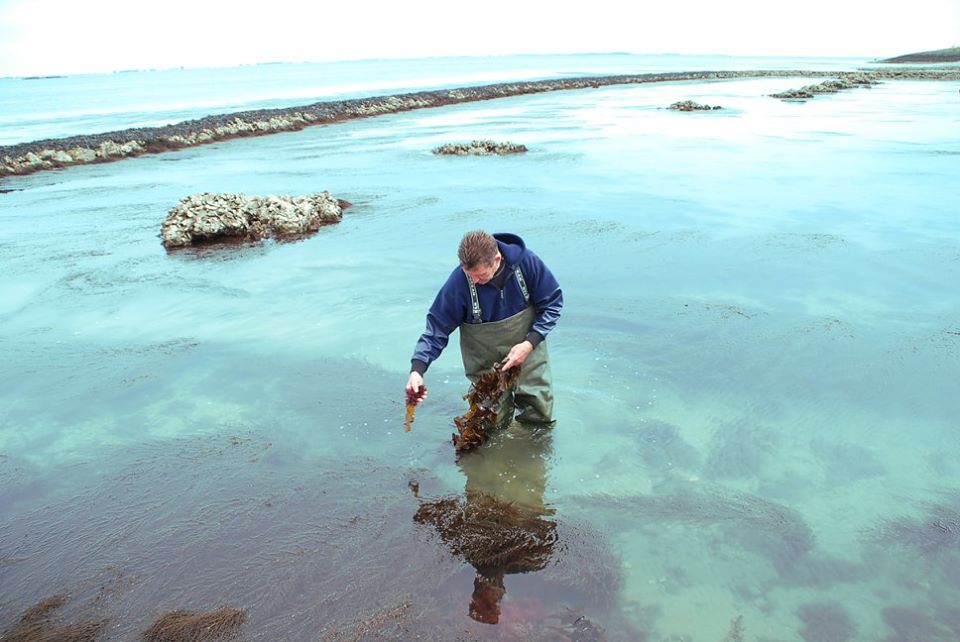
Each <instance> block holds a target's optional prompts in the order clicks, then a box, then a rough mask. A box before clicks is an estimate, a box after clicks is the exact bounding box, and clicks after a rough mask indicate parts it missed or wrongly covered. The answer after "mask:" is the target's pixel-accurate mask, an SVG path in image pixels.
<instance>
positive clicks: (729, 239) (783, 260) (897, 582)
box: [0, 79, 960, 642]
mask: <svg viewBox="0 0 960 642" xmlns="http://www.w3.org/2000/svg"><path fill="white" fill-rule="evenodd" d="M802 84H806V83H805V82H804V81H803V79H790V80H762V81H760V80H757V81H753V80H744V81H724V82H715V83H667V84H660V85H647V86H637V87H611V88H604V89H598V90H586V91H573V92H557V93H552V94H548V95H539V96H524V97H517V98H509V99H504V100H498V101H489V102H484V103H476V104H468V105H459V106H453V107H444V108H440V109H431V110H424V111H419V112H410V113H406V114H399V115H391V116H385V117H380V118H376V119H369V120H365V121H356V122H348V123H342V124H338V125H333V126H327V127H315V128H311V129H307V130H304V131H301V132H296V133H288V134H279V135H275V136H270V137H264V138H258V139H248V140H235V141H229V142H224V143H218V144H215V145H209V146H205V147H200V148H193V149H189V150H184V151H181V152H177V153H171V154H166V155H158V156H143V157H140V158H137V159H133V160H129V161H124V162H120V163H114V164H110V165H97V166H86V167H77V168H72V169H69V170H65V171H58V172H48V173H42V174H36V175H33V176H28V177H22V178H11V179H6V180H5V181H4V184H3V187H4V188H5V189H12V190H15V191H12V192H9V193H4V194H0V264H2V266H3V269H4V272H5V273H6V278H5V279H3V281H2V282H0V345H2V349H3V354H4V359H3V360H2V362H0V376H2V380H3V382H4V385H3V387H2V389H0V408H2V418H0V421H2V424H0V480H2V491H0V506H2V513H0V627H7V626H8V625H9V624H10V623H12V622H14V621H15V619H16V617H17V616H18V614H20V613H22V612H23V610H24V609H26V608H27V607H29V606H30V605H32V604H34V603H36V602H37V601H38V600H40V599H42V598H44V597H47V596H49V595H53V594H58V593H67V594H69V595H70V597H71V600H70V602H69V604H68V606H67V607H66V611H65V613H64V617H65V618H78V619H83V618H86V619H91V618H94V617H95V616H96V617H100V616H103V617H107V618H109V622H110V624H109V627H108V629H107V632H106V634H105V636H104V639H110V640H125V639H132V638H133V637H135V635H136V632H138V631H141V630H143V629H144V628H146V626H148V625H149V623H150V621H151V619H152V618H153V617H154V616H156V615H157V614H159V613H161V612H163V611H165V610H173V609H179V608H186V609H192V610H205V609H212V608H216V607H217V606H219V605H221V604H230V605H234V606H238V607H241V608H245V609H247V611H248V620H247V623H246V624H245V625H244V627H245V628H244V635H245V637H246V639H251V640H268V639H285V640H316V639H353V637H352V636H360V632H362V630H363V627H364V626H365V624H364V623H365V622H369V621H370V620H371V619H374V620H375V621H376V622H379V623H380V624H379V625H380V626H383V627H385V628H388V625H387V624H384V622H388V623H391V624H389V626H393V627H394V628H393V629H391V630H390V631H388V632H386V633H385V635H393V636H394V638H395V639H409V638H411V637H413V636H414V635H417V634H419V635H422V637H423V638H424V639H451V637H454V636H455V635H461V636H464V637H465V639H501V640H510V639H537V638H535V637H534V635H535V632H542V631H544V630H546V629H545V627H546V626H547V625H553V626H561V625H562V624H563V622H564V621H565V620H564V619H563V618H567V620H566V621H567V622H568V623H569V621H573V619H574V618H577V617H580V616H581V615H582V616H584V617H585V618H586V620H581V622H583V621H589V622H593V623H595V624H597V625H600V626H603V627H604V628H605V629H606V632H607V635H608V637H609V638H610V639H615V640H621V639H622V640H631V639H648V640H694V641H698V642H699V641H701V640H702V641H705V642H712V641H716V640H721V639H723V638H724V636H725V635H729V636H730V637H731V639H733V638H732V631H733V630H734V626H733V623H734V622H736V621H737V618H740V617H742V619H740V620H739V622H740V625H741V626H742V628H743V631H744V633H745V635H744V639H747V640H768V641H769V640H782V641H788V640H798V639H802V640H806V641H810V640H825V639H830V640H905V639H923V640H954V639H956V638H957V637H958V636H960V622H958V618H957V617H956V613H955V609H954V605H955V604H956V602H957V600H958V598H960V536H958V535H957V533H960V489H958V487H957V484H956V483H955V482H954V480H955V479H956V476H957V474H958V473H960V465H958V464H957V461H958V455H960V452H958V451H960V448H958V445H957V442H956V439H955V438H954V435H955V432H956V429H957V428H958V425H957V419H956V418H957V416H960V413H958V410H960V408H958V402H957V401H956V398H957V396H956V381H957V379H958V374H960V373H958V370H960V368H958V363H960V362H958V356H960V297H958V295H957V294H956V286H955V283H956V282H957V280H958V277H960V247H958V245H957V241H956V239H957V233H958V231H960V230H958V227H960V224H958V222H957V220H956V217H955V215H954V210H955V205H954V200H955V198H954V191H955V185H956V184H957V182H958V179H960V167H958V165H957V163H956V160H955V159H956V157H957V154H960V137H958V134H957V132H960V128H958V127H957V125H958V115H957V114H958V112H957V107H958V103H957V89H958V83H932V82H896V83H894V82H888V83H885V84H883V85H879V86H876V87H874V88H872V89H860V90H852V91H849V92H846V93H842V94H837V95H833V96H823V97H818V98H817V99H816V100H812V101H808V102H805V103H795V102H780V101H776V100H773V99H770V98H768V97H766V95H767V94H770V93H773V92H776V91H780V90H783V89H787V88H790V87H797V86H800V85H802ZM682 99H693V100H697V101H699V102H705V103H709V104H719V105H722V106H723V107H724V109H723V110H720V111H714V112H709V113H688V114H682V113H675V112H671V111H668V110H665V109H663V108H664V107H665V106H667V105H669V104H670V103H672V102H674V101H676V100H682ZM476 137H489V138H494V139H497V140H510V141H513V142H519V143H524V144H526V145H527V146H528V147H529V148H530V150H531V151H530V152H529V153H527V154H525V155H522V156H514V157H504V158H441V157H435V156H433V155H432V154H431V153H430V149H431V148H432V147H433V146H435V145H438V144H440V143H443V142H452V141H465V140H469V139H471V138H476ZM324 189H326V190H329V191H330V192H331V193H333V194H334V195H335V196H337V197H340V198H345V199H347V200H349V201H351V202H352V203H353V204H354V206H353V207H352V208H351V209H349V210H347V213H346V215H345V217H344V220H343V221H342V222H341V223H340V224H338V225H336V226H332V227H328V228H324V229H322V230H321V231H320V232H319V233H318V234H317V235H316V236H314V237H312V238H310V239H306V240H303V241H300V242H295V243H284V244H276V243H266V244H263V245H260V246H255V247H247V248H232V249H225V250H213V249H207V250H202V251H197V252H185V253H177V254H167V253H166V252H165V251H164V250H163V248H162V246H161V245H160V242H159V238H158V234H159V227H160V223H161V221H162V220H163V217H164V216H165V214H166V212H167V210H168V209H169V208H170V207H172V206H173V205H174V204H175V203H176V202H177V201H178V200H179V199H180V198H181V197H183V196H185V195H188V194H192V193H196V192H202V191H231V192H232V191H239V192H245V193H248V194H268V193H278V194H279V193H286V194H301V193H308V192H311V191H315V190H324ZM477 227H484V228H488V229H491V230H495V231H496V230H504V231H513V232H516V233H518V234H520V235H521V236H523V237H524V238H525V239H526V240H527V242H528V243H529V245H530V246H531V247H532V248H533V249H534V250H535V251H536V252H538V253H539V254H540V255H541V256H542V257H543V258H544V260H545V261H546V262H547V263H548V264H549V265H550V266H551V267H552V269H553V270H554V272H555V273H556V274H557V276H558V279H559V280H560V282H561V284H562V285H563V288H564V292H565V300H566V304H565V305H566V307H565V310H564V316H563V319H562V320H561V323H560V324H559V326H558V327H557V330H556V331H555V334H553V335H551V337H550V344H551V352H552V354H553V371H554V378H555V387H556V396H557V400H556V412H557V416H558V425H557V427H556V428H555V429H554V431H553V434H552V436H550V437H549V438H547V440H546V442H544V441H543V440H532V441H531V440H530V439H528V436H526V437H525V436H524V435H523V433H519V435H507V436H504V437H503V438H501V439H500V440H498V441H497V442H495V443H493V444H492V445H491V446H490V447H489V448H488V449H486V450H485V451H483V452H481V453H480V454H479V455H477V456H473V458H472V459H470V460H468V461H466V462H460V463H459V464H458V463H456V462H455V461H454V457H453V448H452V445H451V444H450V443H449V433H450V431H451V425H450V424H451V419H452V417H453V416H454V415H456V414H460V413H461V412H462V411H463V410H464V408H463V402H462V400H461V398H460V396H461V395H462V394H463V392H464V388H465V384H464V380H463V377H462V373H461V370H460V367H459V365H458V364H459V355H458V354H457V349H456V345H455V344H456V341H453V342H452V344H453V345H451V347H450V349H448V351H447V352H446V353H445V355H444V356H443V357H442V359H441V360H440V361H439V362H438V363H436V364H434V366H433V367H432V368H431V370H430V372H429V373H428V377H427V384H428V386H430V398H429V399H428V401H427V403H426V404H425V405H424V406H423V407H422V408H421V409H420V411H419V412H418V416H417V420H416V422H415V424H414V427H413V431H412V432H411V433H404V432H403V430H402V428H401V426H402V422H403V407H402V402H403V391H402V387H403V384H404V382H405V379H406V371H407V368H408V359H409V357H410V352H411V351H412V348H413V344H414V342H415V341H416V338H417V335H418V334H419V332H420V331H421V329H422V326H423V314H424V312H425V310H426V307H427V306H428V305H429V303H430V301H431V300H432V297H433V295H434V294H435V291H436V288H437V287H438V286H439V284H440V283H441V282H442V280H443V279H444V278H445V276H446V274H447V273H448V272H449V270H450V269H451V267H452V261H454V260H455V259H454V256H455V246H456V243H457V241H458V240H459V238H460V236H461V235H462V234H463V232H464V231H466V230H469V229H473V228H477ZM410 481H416V482H417V483H418V484H419V489H420V493H419V494H420V496H419V497H415V496H414V495H413V493H412V492H411V490H410V488H409V487H408V483H409V482H410ZM468 485H469V486H471V487H476V486H477V485H479V486H481V487H483V488H485V489H486V490H487V491H488V492H490V493H494V494H496V495H498V496H500V497H504V498H507V499H510V500H512V501H516V502H519V503H521V504H524V503H531V502H532V503H541V504H542V505H543V506H544V507H546V508H548V509H550V510H551V511H552V514H551V515H550V516H549V517H548V518H547V519H549V520H551V521H552V522H553V523H555V524H556V531H557V544H556V546H555V547H554V548H553V550H552V553H551V555H552V556H551V561H550V563H549V564H548V565H547V566H546V567H545V568H544V569H543V570H540V571H536V572H531V573H525V574H509V575H507V576H506V578H505V581H504V583H505V587H506V595H505V597H504V598H503V603H502V609H503V619H502V620H501V623H500V624H498V625H488V624H481V623H478V622H475V621H473V620H471V619H470V618H468V617H467V610H468V604H469V602H470V599H471V592H472V590H473V580H474V570H473V568H472V567H471V566H470V564H468V563H467V562H466V561H465V560H464V559H463V558H462V557H460V556H458V555H456V554H454V552H453V551H452V550H451V547H450V544H449V542H446V541H444V539H443V537H442V536H441V535H440V534H439V533H437V532H436V531H435V530H434V529H431V528H430V527H428V526H425V525H424V524H420V523H416V522H414V519H413V517H414V514H415V513H416V512H417V510H418V507H420V506H421V505H423V504H424V503H425V502H431V501H434V500H437V499H441V498H444V497H461V498H462V497H463V496H464V489H465V487H466V486H468ZM541 489H542V490H541ZM531 496H533V497H534V499H533V500H532V499H531ZM565 609H570V610H569V611H568V610H565ZM571 613H572V614H573V615H571ZM378 616H379V619H376V618H377V617H378ZM644 635H645V636H646V638H644V637H643V636H644ZM430 636H434V637H432V638H431V637H430ZM543 636H544V637H542V639H556V637H554V638H551V637H549V636H548V634H546V633H543Z"/></svg>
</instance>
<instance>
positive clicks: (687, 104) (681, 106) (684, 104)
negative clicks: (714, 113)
mask: <svg viewBox="0 0 960 642" xmlns="http://www.w3.org/2000/svg"><path fill="white" fill-rule="evenodd" d="M669 109H673V110H675V111H710V110H713V109H723V108H722V107H720V105H714V106H712V107H711V106H710V105H701V104H700V103H696V102H693V101H692V100H680V101H677V102H675V103H673V104H672V105H670V107H669Z"/></svg>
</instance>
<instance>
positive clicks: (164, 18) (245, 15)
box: [0, 0, 960, 76]
mask: <svg viewBox="0 0 960 642" xmlns="http://www.w3.org/2000/svg"><path fill="white" fill-rule="evenodd" d="M955 45H960V0H910V1H906V0H897V2H893V1H892V0H800V1H795V2H789V3H787V2H778V1H777V0H726V1H723V0H675V1H671V0H656V1H653V0H633V1H632V2H631V1H630V0H585V1H584V0H581V1H580V2H576V3H572V2H569V3H568V2H564V0H553V1H549V2H548V1H546V0H483V1H477V0H474V2H469V3H464V2H455V1H452V0H406V1H404V0H390V1H387V0H362V1H356V0H353V1H351V0H335V1H333V2H331V1H329V0H327V1H326V2H325V1H324V0H313V1H311V2H300V1H295V0H261V1H260V2H256V3H252V2H247V1H246V0H232V1H227V0H165V1H164V2H137V0H0V76H11V75H46V74H69V73H83V72H91V71H114V70H118V69H142V68H166V67H179V66H187V67H195V66H220V65H236V64H247V63H254V62H272V61H303V60H312V61H321V60H345V59H358V58H401V57H420V56H442V55H483V54H510V53H579V52H609V51H626V52H635V53H707V54H748V55H812V56H816V55H825V56H864V57H869V58H874V57H877V58H881V57H888V56H894V55H898V54H902V53H909V52H912V51H920V50H927V49H939V48H943V47H950V46H955Z"/></svg>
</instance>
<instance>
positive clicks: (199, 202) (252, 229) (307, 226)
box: [160, 192, 349, 249]
mask: <svg viewBox="0 0 960 642" xmlns="http://www.w3.org/2000/svg"><path fill="white" fill-rule="evenodd" d="M348 206H349V203H347V202H346V201H343V200H339V199H335V198H333V197H332V196H330V193H329V192H321V193H317V194H311V195H309V196H295V197H290V196H272V195H271V196H266V197H259V196H246V195H244V194H210V193H203V194H195V195H192V196H188V197H186V198H184V199H182V200H181V201H180V202H179V203H178V204H177V205H176V206H175V207H174V208H173V209H171V210H170V213H169V214H168V215H167V218H166V220H164V222H163V226H162V229H161V234H160V236H161V238H162V240H163V245H164V246H165V247H167V248H168V249H173V248H179V247H186V246H189V245H197V244H203V243H211V242H216V241H229V240H241V241H257V240H261V239H265V238H281V239H283V238H287V239H289V238H298V237H302V236H305V235H307V234H310V233H313V232H316V231H317V230H318V229H320V227H321V226H323V225H328V224H331V223H337V222H339V221H340V219H341V218H343V209H344V207H348Z"/></svg>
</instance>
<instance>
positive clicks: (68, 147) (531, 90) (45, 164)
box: [0, 67, 960, 178]
mask: <svg viewBox="0 0 960 642" xmlns="http://www.w3.org/2000/svg"><path fill="white" fill-rule="evenodd" d="M860 73H863V72H846V74H844V73H841V74H839V75H840V76H844V75H855V74H860ZM869 75H870V76H871V77H873V78H890V79H911V80H960V68H956V67H951V68H940V69H929V68H914V67H904V68H899V69H872V70H870V72H869ZM837 76H838V74H837V73H836V72H832V71H815V70H806V71H804V70H776V69H760V70H745V71H684V72H668V73H650V74H634V75H621V76H588V77H581V78H559V79H551V80H536V81H528V82H522V81H521V82H510V83H499V84H493V85H482V86H475V87H460V88H455V89H444V90H435V91H421V92H414V93H406V94H395V95H391V96H374V97H370V98H355V99H351V100H339V101H327V102H319V103H314V104H312V105H301V106H296V107H286V108H279V109H260V110H253V111H242V112H236V113H232V114H223V115H215V116H206V117H204V118H199V119H196V120H188V121H183V122H180V123H175V124H171V125H164V126H161V127H138V128H132V129H124V130H120V131H113V132H105V133H100V134H90V135H82V136H70V137H67V138H56V139H46V140H39V141H33V142H27V143H18V144H15V145H0V178H2V177H4V176H13V175H25V174H32V173H34V172H39V171H44V170H51V169H59V168H63V167H69V166H72V165H82V164H86V163H105V162H111V161H116V160H122V159H124V158H130V157H133V156H139V155H141V154H155V153H160V152H166V151H170V150H177V149H182V148H185V147H193V146H196V145H204V144H207V143H213V142H217V141H222V140H229V139H232V138H241V137H245V136H264V135H267V134H272V133H277V132H287V131H298V130H300V129H303V128H305V127H310V126H313V125H327V124H331V123H337V122H342V121H345V120H353V119H357V118H370V117H373V116H379V115H381V114H396V113H400V112H405V111H410V110H414V109H423V108H427V107H442V106H444V105H455V104H460V103H466V102H476V101H480V100H493V99H496V98H506V97H509V96H523V95H527V94H537V93H544V92H549V91H567V90H585V89H598V88H600V87H609V86H614V85H634V84H643V83H655V82H676V81H709V80H732V79H739V78H835V77H837Z"/></svg>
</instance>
